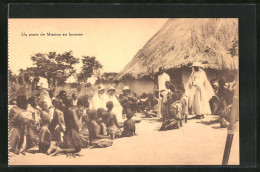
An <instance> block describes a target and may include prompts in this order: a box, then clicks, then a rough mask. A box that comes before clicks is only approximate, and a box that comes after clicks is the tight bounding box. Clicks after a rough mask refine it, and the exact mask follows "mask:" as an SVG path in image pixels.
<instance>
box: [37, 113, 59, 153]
mask: <svg viewBox="0 0 260 172" xmlns="http://www.w3.org/2000/svg"><path fill="white" fill-rule="evenodd" d="M41 119H42V127H41V129H40V142H39V145H38V147H39V151H40V152H42V153H47V155H49V154H51V153H52V152H54V151H55V150H56V146H55V142H51V132H50V130H49V125H50V117H49V116H48V114H42V118H41Z"/></svg>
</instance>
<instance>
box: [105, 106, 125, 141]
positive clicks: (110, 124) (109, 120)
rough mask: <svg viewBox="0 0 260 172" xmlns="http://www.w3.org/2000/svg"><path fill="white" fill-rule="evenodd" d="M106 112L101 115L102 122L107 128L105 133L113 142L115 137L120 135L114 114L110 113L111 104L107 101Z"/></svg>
mask: <svg viewBox="0 0 260 172" xmlns="http://www.w3.org/2000/svg"><path fill="white" fill-rule="evenodd" d="M106 107H107V111H105V112H104V113H103V121H104V122H105V124H106V126H107V133H108V135H109V136H111V139H112V140H113V139H114V138H115V137H118V136H120V135H121V130H120V127H119V124H118V121H117V118H116V114H115V113H114V112H113V111H112V110H113V102H112V101H108V102H107V103H106Z"/></svg>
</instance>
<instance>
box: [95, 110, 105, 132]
mask: <svg viewBox="0 0 260 172" xmlns="http://www.w3.org/2000/svg"><path fill="white" fill-rule="evenodd" d="M104 112H105V109H104V108H98V109H97V124H98V125H99V126H100V134H102V135H107V126H106V124H105V123H104V121H103V118H102V117H103V113H104Z"/></svg>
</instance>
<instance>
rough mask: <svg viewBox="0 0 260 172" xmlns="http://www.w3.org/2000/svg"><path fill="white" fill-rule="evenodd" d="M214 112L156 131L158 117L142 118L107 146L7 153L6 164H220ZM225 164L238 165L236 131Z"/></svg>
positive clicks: (222, 138)
mask: <svg viewBox="0 0 260 172" xmlns="http://www.w3.org/2000/svg"><path fill="white" fill-rule="evenodd" d="M216 119H217V117H216V116H211V115H210V116H206V117H205V119H202V120H201V119H190V120H188V123H187V124H185V125H184V126H183V127H182V128H180V129H178V130H169V131H158V129H159V127H160V126H161V121H160V120H159V119H155V118H153V119H142V121H141V123H139V124H137V125H136V127H137V134H138V135H137V136H133V137H129V138H120V139H116V140H114V143H113V145H112V146H111V147H108V148H99V149H98V148H96V149H82V150H81V152H80V153H79V154H80V155H81V156H80V157H78V156H76V157H75V158H73V157H72V158H69V157H67V156H66V155H59V156H55V157H51V156H48V155H45V154H41V153H35V154H31V153H27V154H26V155H22V154H20V155H13V154H10V157H9V164H10V165H221V162H222V157H223V152H224V148H225V142H226V136H227V129H225V128H220V127H219V123H216V122H215V121H216ZM229 165H239V134H238V128H237V129H236V132H235V134H234V139H233V144H232V148H231V153H230V158H229Z"/></svg>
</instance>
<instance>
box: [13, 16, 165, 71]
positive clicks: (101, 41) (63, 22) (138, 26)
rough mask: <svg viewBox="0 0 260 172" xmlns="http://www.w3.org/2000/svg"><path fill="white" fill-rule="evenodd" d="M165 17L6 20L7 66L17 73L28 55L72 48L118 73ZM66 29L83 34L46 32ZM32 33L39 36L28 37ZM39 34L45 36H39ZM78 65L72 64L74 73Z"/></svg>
mask: <svg viewBox="0 0 260 172" xmlns="http://www.w3.org/2000/svg"><path fill="white" fill-rule="evenodd" d="M167 20H168V19H166V18H147V19H145V18H142V19H140V18H138V19H136V18H132V19H131V18H129V19H9V21H8V22H9V25H8V30H9V33H8V34H9V36H8V37H9V50H8V51H9V69H11V70H12V71H13V72H14V73H16V74H18V71H19V69H26V67H30V66H32V65H33V64H32V61H31V56H32V55H34V54H36V53H48V52H53V51H55V52H57V53H63V52H65V51H72V52H73V55H74V56H75V57H78V58H81V57H82V56H95V57H96V58H97V60H98V61H99V62H100V63H101V64H102V65H103V71H104V72H120V71H121V70H122V69H123V68H124V67H125V66H126V65H127V63H128V62H129V61H130V60H131V59H132V58H133V57H134V55H135V54H136V53H137V52H138V50H139V49H141V48H143V46H144V45H145V44H146V42H147V41H148V40H149V39H150V38H151V37H152V36H153V35H154V34H156V33H157V32H158V31H159V30H160V28H161V27H162V26H163V24H165V22H166V21H167ZM69 32H70V33H80V34H83V36H47V35H46V34H47V33H53V34H55V33H57V34H69ZM35 33H36V34H39V36H29V34H35ZM41 33H43V34H45V36H40V34H41ZM25 34H27V36H25ZM80 66H81V64H78V65H77V66H76V68H77V72H79V70H80Z"/></svg>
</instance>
